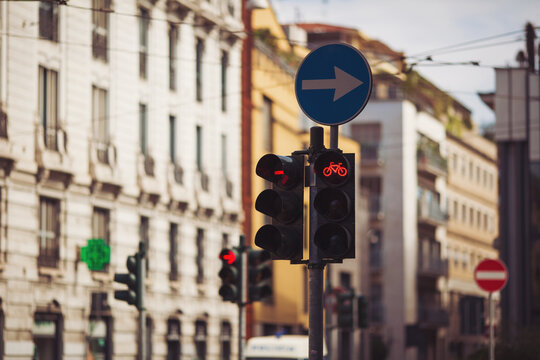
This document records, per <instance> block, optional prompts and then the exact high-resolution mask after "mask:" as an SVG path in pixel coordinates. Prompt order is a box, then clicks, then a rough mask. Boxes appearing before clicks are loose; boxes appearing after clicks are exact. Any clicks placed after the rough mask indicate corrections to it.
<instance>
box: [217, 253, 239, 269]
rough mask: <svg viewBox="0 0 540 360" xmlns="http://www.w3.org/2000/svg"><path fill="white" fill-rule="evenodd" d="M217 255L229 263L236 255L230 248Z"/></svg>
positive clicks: (232, 261) (234, 259)
mask: <svg viewBox="0 0 540 360" xmlns="http://www.w3.org/2000/svg"><path fill="white" fill-rule="evenodd" d="M219 257H220V259H221V260H225V261H226V262H227V264H229V265H231V264H232V263H234V262H235V261H236V255H235V254H234V252H232V251H231V250H229V251H227V252H226V253H225V254H223V253H222V254H220V255H219Z"/></svg>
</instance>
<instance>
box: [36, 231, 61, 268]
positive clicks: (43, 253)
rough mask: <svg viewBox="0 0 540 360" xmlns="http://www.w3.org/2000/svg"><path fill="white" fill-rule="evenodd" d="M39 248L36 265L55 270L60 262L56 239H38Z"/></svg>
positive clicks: (57, 240)
mask: <svg viewBox="0 0 540 360" xmlns="http://www.w3.org/2000/svg"><path fill="white" fill-rule="evenodd" d="M38 241H40V243H41V246H40V249H39V256H38V265H39V266H44V267H50V268H56V267H57V266H58V261H59V260H60V247H59V239H58V237H52V238H45V239H42V238H41V237H40V238H38Z"/></svg>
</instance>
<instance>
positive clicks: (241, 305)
mask: <svg viewBox="0 0 540 360" xmlns="http://www.w3.org/2000/svg"><path fill="white" fill-rule="evenodd" d="M238 248H239V250H240V254H241V255H240V259H241V260H240V286H239V287H240V289H238V360H244V348H245V345H246V321H245V311H246V299H245V293H246V291H244V290H245V288H246V273H247V271H246V268H247V266H246V257H245V256H244V253H245V250H246V238H245V236H244V235H240V243H239V244H238Z"/></svg>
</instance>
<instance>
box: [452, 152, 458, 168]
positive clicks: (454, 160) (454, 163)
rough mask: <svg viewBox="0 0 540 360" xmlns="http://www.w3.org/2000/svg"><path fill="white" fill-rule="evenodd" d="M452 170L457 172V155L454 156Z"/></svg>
mask: <svg viewBox="0 0 540 360" xmlns="http://www.w3.org/2000/svg"><path fill="white" fill-rule="evenodd" d="M452 169H454V171H457V154H455V153H454V154H452Z"/></svg>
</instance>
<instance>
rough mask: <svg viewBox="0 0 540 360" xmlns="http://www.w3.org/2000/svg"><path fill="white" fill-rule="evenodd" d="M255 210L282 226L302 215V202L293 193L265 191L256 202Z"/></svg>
mask: <svg viewBox="0 0 540 360" xmlns="http://www.w3.org/2000/svg"><path fill="white" fill-rule="evenodd" d="M255 209H257V211H260V212H262V213H263V214H265V215H268V216H270V217H273V218H275V219H276V220H278V221H279V222H281V223H282V224H289V223H291V222H293V221H295V220H296V219H297V218H298V216H299V215H300V211H301V208H300V200H299V199H298V198H297V197H296V196H295V195H294V194H291V193H288V192H277V191H274V190H271V189H267V190H264V191H263V192H262V193H260V194H259V196H257V200H255Z"/></svg>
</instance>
